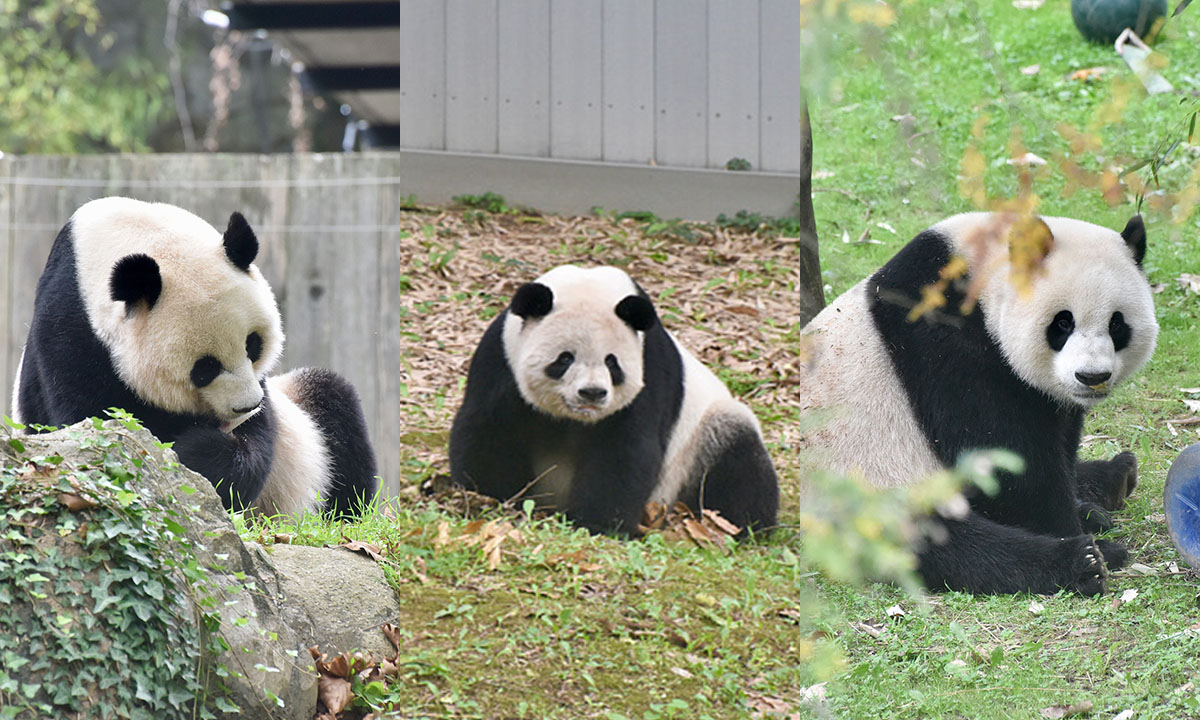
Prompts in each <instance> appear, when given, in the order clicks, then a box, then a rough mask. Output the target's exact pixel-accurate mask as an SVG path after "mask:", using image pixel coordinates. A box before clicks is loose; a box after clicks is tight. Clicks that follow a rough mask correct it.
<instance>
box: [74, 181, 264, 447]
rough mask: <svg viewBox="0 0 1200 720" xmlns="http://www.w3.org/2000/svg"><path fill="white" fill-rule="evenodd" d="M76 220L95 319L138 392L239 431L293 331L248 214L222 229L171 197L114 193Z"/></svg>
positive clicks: (80, 265)
mask: <svg viewBox="0 0 1200 720" xmlns="http://www.w3.org/2000/svg"><path fill="white" fill-rule="evenodd" d="M71 226H72V232H73V234H74V235H75V251H76V263H77V274H78V277H79V283H80V288H81V290H82V294H83V299H84V304H85V306H86V307H87V309H88V315H89V319H90V321H91V324H92V327H93V329H94V330H95V331H96V335H97V337H99V338H100V339H101V341H102V342H103V343H104V344H105V345H106V346H107V347H108V348H109V351H110V353H111V355H112V357H113V362H114V365H115V366H116V370H117V373H118V375H119V376H120V377H121V379H122V380H123V381H124V382H125V384H126V385H128V386H129V387H130V389H132V390H133V391H134V392H135V393H136V394H137V395H138V396H139V397H140V398H141V399H142V400H144V401H145V402H147V403H148V404H150V405H153V406H155V407H159V408H163V409H165V410H169V411H172V412H178V413H191V414H197V415H203V416H207V417H212V418H215V419H217V420H218V421H219V422H220V423H221V424H222V426H223V427H224V428H225V429H227V430H231V429H232V428H233V427H235V426H236V425H237V424H239V423H240V422H242V421H244V420H246V419H247V418H249V417H250V416H251V415H252V414H253V413H254V412H256V411H257V410H258V408H259V406H260V403H261V402H262V399H263V389H262V379H263V378H264V377H265V376H266V375H267V373H269V372H270V371H271V369H272V368H273V367H274V366H275V363H276V362H277V361H278V359H279V355H280V353H281V352H282V349H283V332H282V327H281V322H280V317H279V311H278V309H277V307H276V305H275V298H274V295H273V294H272V293H271V289H270V287H269V286H268V285H267V282H266V280H265V279H264V278H263V276H262V274H261V273H260V272H259V270H258V268H257V267H255V266H254V265H253V264H251V261H252V260H253V259H254V255H255V253H256V252H257V247H258V244H257V240H256V239H255V238H254V235H253V232H252V231H251V230H250V228H249V226H248V225H246V224H245V222H244V220H242V219H241V216H240V215H235V218H231V221H230V228H229V230H227V231H226V233H225V234H224V235H222V234H221V233H219V232H218V231H217V230H216V229H214V228H213V227H212V226H210V225H208V223H206V222H204V221H203V220H201V219H200V218H198V217H196V216H195V215H192V214H191V213H188V212H186V211H184V210H181V209H180V208H177V207H174V206H171V205H162V204H151V203H143V202H139V201H135V200H129V199H126V198H105V199H103V200H97V201H93V202H91V203H88V204H87V205H84V206H83V207H82V208H80V209H79V210H78V211H77V212H76V213H75V215H74V216H73V217H72V221H71Z"/></svg>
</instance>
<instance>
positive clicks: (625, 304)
mask: <svg viewBox="0 0 1200 720" xmlns="http://www.w3.org/2000/svg"><path fill="white" fill-rule="evenodd" d="M617 317H619V318H621V319H622V320H624V321H625V322H626V323H627V324H628V325H629V326H630V327H631V328H633V329H634V330H638V331H641V332H645V331H647V330H649V329H650V328H652V327H654V323H656V322H658V313H656V312H654V303H652V302H650V299H649V298H647V297H645V296H644V295H630V296H629V297H627V298H625V299H624V300H622V301H621V302H619V303H617Z"/></svg>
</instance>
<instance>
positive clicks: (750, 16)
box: [400, 0, 808, 173]
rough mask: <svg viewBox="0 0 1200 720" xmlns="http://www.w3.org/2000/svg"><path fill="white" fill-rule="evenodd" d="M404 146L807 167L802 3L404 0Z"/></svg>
mask: <svg viewBox="0 0 1200 720" xmlns="http://www.w3.org/2000/svg"><path fill="white" fill-rule="evenodd" d="M400 12H401V16H400V32H401V43H400V69H401V73H400V93H401V119H400V144H401V147H403V148H410V149H425V150H450V151H459V152H476V153H500V154H506V155H520V156H532V157H552V158H564V159H573V160H599V161H607V162H618V163H639V164H656V165H666V166H675V167H692V168H704V167H707V168H720V167H724V166H725V163H726V162H728V161H729V160H730V159H732V158H735V157H736V158H743V159H745V160H748V161H749V162H750V164H751V166H752V168H753V169H754V170H764V171H775V172H788V173H800V172H805V173H807V172H808V168H807V165H806V164H805V158H804V157H803V147H804V132H803V104H804V95H803V89H802V83H801V79H802V77H803V68H802V67H801V53H800V29H801V7H800V3H799V2H798V0H403V2H402V3H401V5H400Z"/></svg>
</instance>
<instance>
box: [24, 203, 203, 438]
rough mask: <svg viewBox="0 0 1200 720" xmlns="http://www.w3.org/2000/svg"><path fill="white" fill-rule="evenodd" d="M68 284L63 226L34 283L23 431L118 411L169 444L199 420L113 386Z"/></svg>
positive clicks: (70, 251)
mask: <svg viewBox="0 0 1200 720" xmlns="http://www.w3.org/2000/svg"><path fill="white" fill-rule="evenodd" d="M76 278H77V274H76V266H75V249H74V239H73V237H72V234H71V224H70V223H67V225H66V226H64V227H63V229H62V231H60V232H59V234H58V238H57V239H56V240H55V241H54V245H53V247H52V248H51V250H50V257H49V259H47V261H46V269H45V271H43V273H42V276H41V278H39V280H38V287H37V297H36V302H35V303H34V310H33V321H32V323H31V324H30V330H29V337H28V340H27V341H26V344H25V354H24V356H23V359H22V362H21V379H20V387H19V388H18V393H19V405H20V408H21V419H22V421H23V422H24V423H25V425H26V426H31V425H35V424H37V425H52V426H58V427H61V426H64V425H70V424H71V423H75V422H79V421H80V420H83V419H85V418H88V417H101V418H103V417H105V411H106V410H107V409H108V408H122V409H124V410H127V411H129V412H130V413H132V414H133V415H134V416H135V417H137V418H138V419H139V420H141V422H142V424H143V425H145V426H146V427H147V428H148V429H149V430H150V432H152V433H154V434H155V435H156V436H157V437H159V438H160V439H162V440H167V441H169V440H172V439H174V438H175V436H177V435H178V434H179V433H181V432H183V431H184V430H185V429H187V428H189V427H191V426H193V425H195V424H196V423H197V422H199V421H200V418H199V417H197V416H193V415H181V414H177V413H170V412H166V411H164V410H160V409H158V408H154V407H151V406H150V405H147V404H146V403H145V402H143V401H142V400H141V399H139V398H138V397H137V395H135V394H134V393H133V391H132V390H130V389H129V387H128V386H126V385H125V383H123V382H122V381H121V379H120V378H119V377H118V376H117V372H116V369H115V368H114V367H113V364H112V358H111V356H110V355H109V352H108V349H107V348H105V347H104V345H103V344H102V343H101V342H100V340H99V339H97V338H96V335H95V333H94V332H93V330H92V327H91V325H90V324H89V322H88V315H87V311H86V309H85V307H84V304H83V298H82V296H81V295H80V292H79V284H78V281H77V279H76ZM43 359H47V360H50V359H52V361H51V362H42V360H43ZM29 430H30V431H32V428H30V429H29Z"/></svg>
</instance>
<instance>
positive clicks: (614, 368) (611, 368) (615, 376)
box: [604, 355, 625, 385]
mask: <svg viewBox="0 0 1200 720" xmlns="http://www.w3.org/2000/svg"><path fill="white" fill-rule="evenodd" d="M604 365H605V367H607V368H608V374H609V375H611V376H612V382H613V385H620V384H621V383H623V382H625V371H624V370H622V369H621V363H620V362H618V361H617V356H616V355H608V356H607V357H605V358H604Z"/></svg>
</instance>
